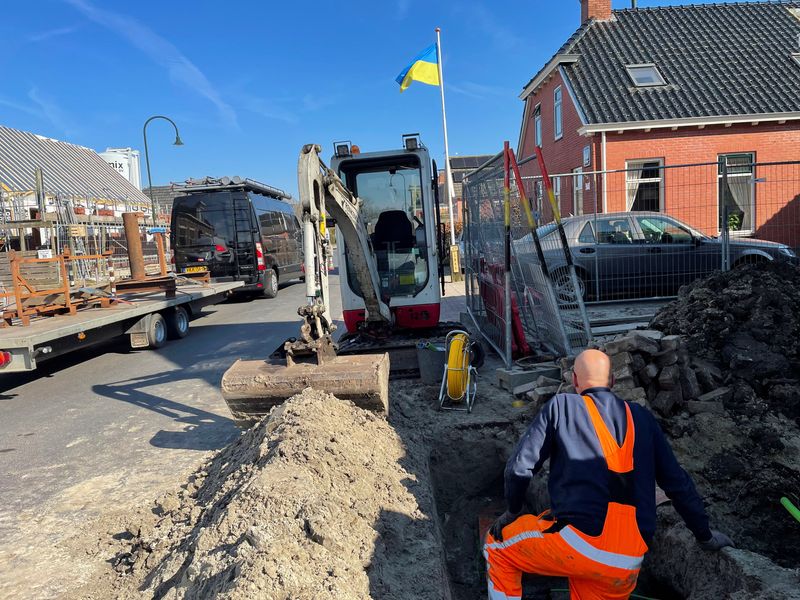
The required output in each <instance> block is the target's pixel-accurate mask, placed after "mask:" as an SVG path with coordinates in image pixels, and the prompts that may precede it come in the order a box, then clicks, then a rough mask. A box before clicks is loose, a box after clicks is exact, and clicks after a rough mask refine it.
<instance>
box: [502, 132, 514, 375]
mask: <svg viewBox="0 0 800 600" xmlns="http://www.w3.org/2000/svg"><path fill="white" fill-rule="evenodd" d="M508 152H509V144H508V141H505V142H503V216H504V219H505V230H504V234H505V244H504V248H503V253H504V254H505V256H504V258H505V273H504V275H505V279H504V281H503V284H504V285H503V313H504V314H503V317H504V319H505V323H503V325H504V328H505V349H504V350H505V357H504V358H505V361H506V368H507V369H510V368H511V353H512V345H511V336H512V329H511V173H510V165H509V160H508Z"/></svg>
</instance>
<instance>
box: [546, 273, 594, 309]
mask: <svg viewBox="0 0 800 600" xmlns="http://www.w3.org/2000/svg"><path fill="white" fill-rule="evenodd" d="M575 273H576V275H577V279H578V294H579V295H580V298H581V299H582V300H585V299H586V279H585V277H584V276H583V275H582V274H581V272H580V271H576V272H575ZM552 281H553V291H554V292H555V294H556V300H557V301H558V304H559V305H566V304H575V303H577V299H576V297H575V290H574V288H573V286H572V276H571V275H570V271H569V269H559V270H558V271H556V272H555V273H554V274H553V275H552Z"/></svg>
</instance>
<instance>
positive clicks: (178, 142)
mask: <svg viewBox="0 0 800 600" xmlns="http://www.w3.org/2000/svg"><path fill="white" fill-rule="evenodd" d="M155 119H164V120H165V121H169V122H170V123H172V126H173V127H174V128H175V142H174V145H175V146H183V141H182V140H181V134H180V133H178V126H177V125H175V121H173V120H172V119H170V118H169V117H165V116H163V115H153V116H152V117H150V118H149V119H147V121H145V122H144V127H142V137H143V138H144V162H145V164H146V165H147V186H148V187H147V189H148V191H149V193H150V210H151V212H152V215H153V227H155V226H156V201H155V199H154V198H153V179H152V178H151V176H150V154H149V153H148V151H147V126H148V125H149V124H150V121H153V120H155Z"/></svg>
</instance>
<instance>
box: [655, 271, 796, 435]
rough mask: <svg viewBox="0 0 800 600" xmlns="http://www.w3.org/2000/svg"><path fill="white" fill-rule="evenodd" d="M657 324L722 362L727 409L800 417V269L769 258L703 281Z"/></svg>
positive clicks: (685, 291) (688, 289) (661, 315)
mask: <svg viewBox="0 0 800 600" xmlns="http://www.w3.org/2000/svg"><path fill="white" fill-rule="evenodd" d="M651 327H653V328H654V329H658V330H661V331H663V332H664V333H667V334H677V335H681V336H682V337H683V341H684V344H685V345H686V347H687V349H688V350H689V352H690V354H692V355H693V356H696V357H700V358H704V359H707V360H709V361H710V363H711V366H712V367H717V368H719V369H720V374H721V376H722V378H723V379H725V380H727V381H728V382H729V383H730V384H732V386H733V388H734V394H733V396H734V397H733V398H732V399H731V401H730V402H729V403H726V408H727V409H728V410H731V411H732V412H734V413H735V414H742V415H746V416H751V417H752V416H764V415H766V414H767V413H777V412H781V413H783V414H784V415H785V416H787V417H789V418H791V419H795V420H796V421H797V422H798V423H800V269H798V268H796V267H793V266H791V265H788V264H784V263H777V264H776V263H766V264H759V265H748V266H745V267H741V268H736V269H734V270H732V271H730V272H728V273H717V274H715V275H712V276H711V277H709V278H707V279H703V280H698V281H696V282H694V283H692V284H690V285H688V286H685V287H683V288H682V289H681V291H680V294H679V296H678V299H677V300H675V301H674V302H672V303H671V304H669V305H668V306H666V307H665V308H664V309H663V310H662V311H661V312H660V313H659V314H658V315H656V317H655V318H654V319H653V321H652V323H651ZM711 374H712V376H715V375H716V373H715V372H714V369H711Z"/></svg>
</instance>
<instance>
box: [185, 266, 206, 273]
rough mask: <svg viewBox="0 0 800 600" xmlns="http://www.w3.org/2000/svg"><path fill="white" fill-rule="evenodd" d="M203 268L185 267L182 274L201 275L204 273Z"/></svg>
mask: <svg viewBox="0 0 800 600" xmlns="http://www.w3.org/2000/svg"><path fill="white" fill-rule="evenodd" d="M205 270H206V268H205V267H186V268H185V269H184V270H183V272H184V273H202V272H203V271H205Z"/></svg>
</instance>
